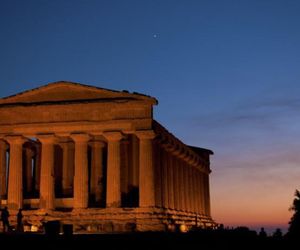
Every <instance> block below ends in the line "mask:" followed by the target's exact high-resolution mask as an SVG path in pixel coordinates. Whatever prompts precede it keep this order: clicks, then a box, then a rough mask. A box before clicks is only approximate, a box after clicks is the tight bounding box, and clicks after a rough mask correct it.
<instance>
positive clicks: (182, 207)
mask: <svg viewBox="0 0 300 250" xmlns="http://www.w3.org/2000/svg"><path fill="white" fill-rule="evenodd" d="M178 168H179V180H180V181H179V183H180V189H179V193H180V194H179V197H180V210H181V211H186V197H185V188H184V179H185V178H184V165H183V160H182V159H178Z"/></svg>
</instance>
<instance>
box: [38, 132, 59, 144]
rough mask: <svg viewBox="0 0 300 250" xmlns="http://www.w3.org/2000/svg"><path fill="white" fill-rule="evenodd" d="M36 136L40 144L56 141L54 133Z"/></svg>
mask: <svg viewBox="0 0 300 250" xmlns="http://www.w3.org/2000/svg"><path fill="white" fill-rule="evenodd" d="M36 137H37V139H38V140H39V141H40V142H41V143H42V144H54V143H55V142H57V137H56V136H55V135H54V134H40V135H37V136H36Z"/></svg>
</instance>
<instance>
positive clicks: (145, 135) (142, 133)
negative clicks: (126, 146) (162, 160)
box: [135, 130, 156, 140]
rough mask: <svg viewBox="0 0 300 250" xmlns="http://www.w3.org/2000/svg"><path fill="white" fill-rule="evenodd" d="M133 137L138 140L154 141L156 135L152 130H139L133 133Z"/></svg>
mask: <svg viewBox="0 0 300 250" xmlns="http://www.w3.org/2000/svg"><path fill="white" fill-rule="evenodd" d="M135 135H136V136H137V137H138V138H139V139H150V140H151V139H154V138H155V136H156V134H155V133H154V131H153V130H139V131H136V132H135Z"/></svg>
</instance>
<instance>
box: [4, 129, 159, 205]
mask: <svg viewBox="0 0 300 250" xmlns="http://www.w3.org/2000/svg"><path fill="white" fill-rule="evenodd" d="M103 136H104V138H105V139H106V140H107V154H108V155H107V176H106V178H107V179H106V184H107V187H106V207H119V206H120V205H121V183H120V179H121V178H120V177H121V176H120V172H121V171H120V166H121V155H120V142H121V139H122V138H123V136H122V133H121V132H105V133H104V134H103ZM136 136H137V137H138V138H139V143H140V145H139V180H138V182H139V206H140V207H149V206H150V207H151V206H155V198H154V174H153V172H154V170H153V157H152V149H153V147H152V139H153V138H154V137H155V134H154V132H153V131H137V132H136ZM70 137H71V138H72V140H73V141H74V143H75V155H74V160H75V170H74V200H73V207H74V208H87V207H88V195H89V194H88V142H89V140H90V139H91V136H90V135H88V134H81V133H79V134H72V135H71V136H70ZM4 139H5V140H6V141H7V142H8V143H9V146H10V157H9V176H8V197H7V203H8V206H9V207H10V208H12V209H18V208H21V207H22V204H23V191H22V189H23V183H22V150H23V149H22V146H23V144H24V143H25V141H26V139H25V138H24V137H23V136H17V135H16V136H6V137H5V138H4ZM37 139H38V140H39V141H40V142H41V170H40V171H41V172H40V208H42V209H54V207H55V205H54V198H55V191H54V145H55V143H57V137H56V136H55V135H53V134H51V135H50V134H49V135H38V136H37ZM94 144H95V145H94V147H93V150H99V151H98V153H96V154H92V155H93V157H94V159H93V160H92V162H93V164H99V163H100V162H101V161H102V157H103V156H102V154H101V152H102V150H101V149H102V148H103V147H104V143H103V142H102V141H95V142H94ZM5 147H6V144H5V142H4V141H1V140H0V151H1V152H0V181H1V184H0V193H1V192H4V189H5V187H4V186H3V185H5V178H6V177H5V174H4V173H5V159H6V153H5V152H6V148H5ZM66 165H67V164H64V166H66ZM92 170H93V171H98V173H96V174H94V175H92V176H94V177H95V179H92V180H91V186H93V187H95V186H96V185H99V183H100V182H101V180H99V179H97V178H99V177H100V176H101V174H102V173H100V172H101V171H102V170H101V168H92ZM63 171H67V169H63ZM99 171H100V172H99ZM63 185H66V186H67V185H69V184H68V179H67V178H66V179H63ZM95 190H98V191H97V192H96V193H95V195H96V196H99V195H101V192H103V190H101V189H96V188H95Z"/></svg>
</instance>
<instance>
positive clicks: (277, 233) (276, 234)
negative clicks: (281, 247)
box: [272, 228, 282, 239]
mask: <svg viewBox="0 0 300 250" xmlns="http://www.w3.org/2000/svg"><path fill="white" fill-rule="evenodd" d="M272 236H273V238H275V239H281V238H282V232H281V229H280V228H277V229H276V230H275V232H274V233H273V235H272Z"/></svg>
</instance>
